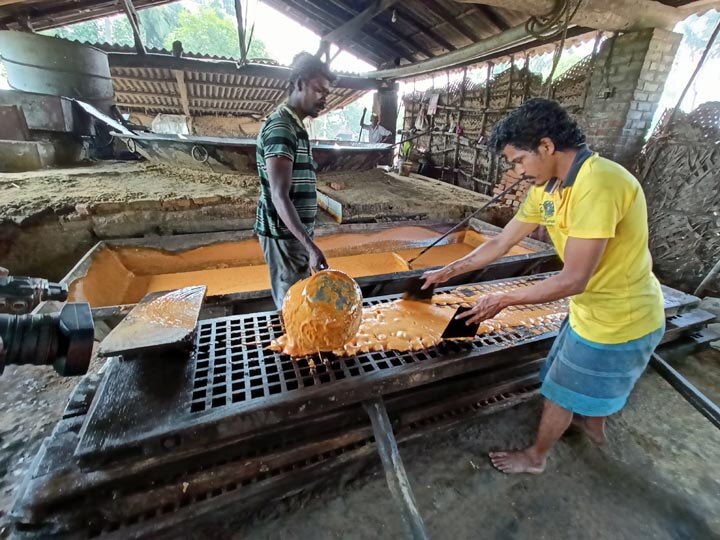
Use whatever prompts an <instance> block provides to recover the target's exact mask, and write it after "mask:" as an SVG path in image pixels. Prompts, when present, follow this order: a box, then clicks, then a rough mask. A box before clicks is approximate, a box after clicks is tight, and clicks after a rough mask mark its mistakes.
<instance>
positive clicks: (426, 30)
mask: <svg viewBox="0 0 720 540" xmlns="http://www.w3.org/2000/svg"><path fill="white" fill-rule="evenodd" d="M395 11H396V12H397V14H398V15H399V16H400V17H401V18H402V19H405V20H406V21H407V22H409V23H410V24H411V25H413V26H414V27H415V28H417V29H418V30H419V31H420V32H422V33H423V34H424V35H425V36H427V37H428V38H430V39H431V40H433V41H434V42H435V43H437V44H438V45H440V46H441V47H442V48H444V49H447V50H448V51H455V50H457V47H456V46H455V45H453V44H452V43H450V42H449V41H448V40H446V39H445V38H444V37H442V36H441V35H440V34H439V33H438V32H436V31H435V30H433V29H432V28H431V27H429V26H427V25H426V24H425V23H423V22H422V21H420V19H418V18H417V17H415V15H413V13H412V12H411V11H406V10H405V8H404V7H401V6H397V7H396V8H395Z"/></svg>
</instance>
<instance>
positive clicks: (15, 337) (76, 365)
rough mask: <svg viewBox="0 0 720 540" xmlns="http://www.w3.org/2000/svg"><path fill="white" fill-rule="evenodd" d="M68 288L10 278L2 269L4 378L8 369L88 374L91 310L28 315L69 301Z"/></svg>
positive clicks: (73, 306)
mask: <svg viewBox="0 0 720 540" xmlns="http://www.w3.org/2000/svg"><path fill="white" fill-rule="evenodd" d="M67 297H68V289H67V286H66V285H64V284H60V283H52V282H49V281H47V280H46V279H40V278H31V277H17V276H16V277H14V276H8V275H7V270H6V269H4V268H0V311H9V312H10V313H9V314H8V313H0V374H2V372H3V371H4V369H5V366H6V365H7V364H16V365H24V364H31V365H36V366H44V365H52V366H54V367H55V371H57V372H58V373H59V374H60V375H63V376H66V377H71V376H75V375H84V374H85V373H87V370H88V366H89V365H90V358H91V356H92V347H93V338H94V324H93V319H92V312H91V310H90V305H89V304H80V303H70V304H65V305H64V306H63V307H62V309H61V310H60V311H59V312H56V313H47V314H27V312H29V311H31V310H32V309H33V308H35V307H36V306H37V305H38V304H39V303H40V302H42V301H46V300H55V301H65V300H67Z"/></svg>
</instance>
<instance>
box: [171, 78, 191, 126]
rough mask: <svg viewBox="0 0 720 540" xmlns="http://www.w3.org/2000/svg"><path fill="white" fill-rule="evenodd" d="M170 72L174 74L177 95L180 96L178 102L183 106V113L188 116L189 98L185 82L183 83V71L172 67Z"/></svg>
mask: <svg viewBox="0 0 720 540" xmlns="http://www.w3.org/2000/svg"><path fill="white" fill-rule="evenodd" d="M172 72H173V75H175V81H176V83H177V89H178V95H179V96H180V103H181V105H182V108H183V114H185V116H187V117H188V118H190V117H191V114H190V99H189V97H188V91H187V84H185V72H184V71H182V70H181V69H173V70H172Z"/></svg>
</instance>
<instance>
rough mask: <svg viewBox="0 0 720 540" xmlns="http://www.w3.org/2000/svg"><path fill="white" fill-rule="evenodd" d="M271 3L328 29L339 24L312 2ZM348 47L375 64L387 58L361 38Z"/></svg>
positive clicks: (287, 0)
mask: <svg viewBox="0 0 720 540" xmlns="http://www.w3.org/2000/svg"><path fill="white" fill-rule="evenodd" d="M269 3H270V4H271V5H273V6H274V7H276V8H279V9H282V8H286V9H287V8H290V9H291V10H294V11H296V12H298V13H300V14H301V15H303V16H304V17H306V18H307V19H309V20H313V21H316V23H320V25H322V26H323V27H324V28H326V29H328V31H330V30H331V29H333V28H335V27H336V26H337V25H338V23H337V22H333V21H331V20H329V19H327V15H328V14H327V13H325V12H323V11H322V10H319V9H318V7H317V6H316V5H315V4H313V3H312V2H306V1H302V0H298V2H295V1H293V0H277V1H275V2H272V1H271V2H269ZM318 11H319V12H318ZM316 26H317V25H316ZM318 33H320V34H322V33H323V30H320V31H319V32H318ZM346 48H348V49H353V50H354V51H355V52H356V54H357V55H358V56H360V57H361V58H364V59H366V60H370V62H372V63H373V64H375V65H378V64H381V63H382V62H383V61H384V60H385V59H384V58H383V56H382V55H380V54H378V52H377V51H374V50H372V49H371V48H369V47H368V46H367V45H366V44H364V43H362V42H360V41H359V40H355V41H353V42H352V43H351V44H349V45H348V46H347V47H346ZM361 50H362V51H365V52H364V53H363V52H361Z"/></svg>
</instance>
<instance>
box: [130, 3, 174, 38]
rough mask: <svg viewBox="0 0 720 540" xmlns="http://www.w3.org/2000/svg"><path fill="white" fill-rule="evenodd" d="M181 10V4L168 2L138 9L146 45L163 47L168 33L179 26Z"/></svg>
mask: <svg viewBox="0 0 720 540" xmlns="http://www.w3.org/2000/svg"><path fill="white" fill-rule="evenodd" d="M181 11H182V6H181V5H180V4H168V5H166V6H156V7H153V8H149V9H142V10H140V11H138V15H139V16H140V31H141V32H142V34H143V42H144V43H145V45H146V46H147V47H151V48H156V49H162V48H163V47H164V46H165V38H166V37H167V35H168V34H170V33H171V32H172V31H173V30H175V29H176V28H177V26H178V23H179V16H180V12H181Z"/></svg>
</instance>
